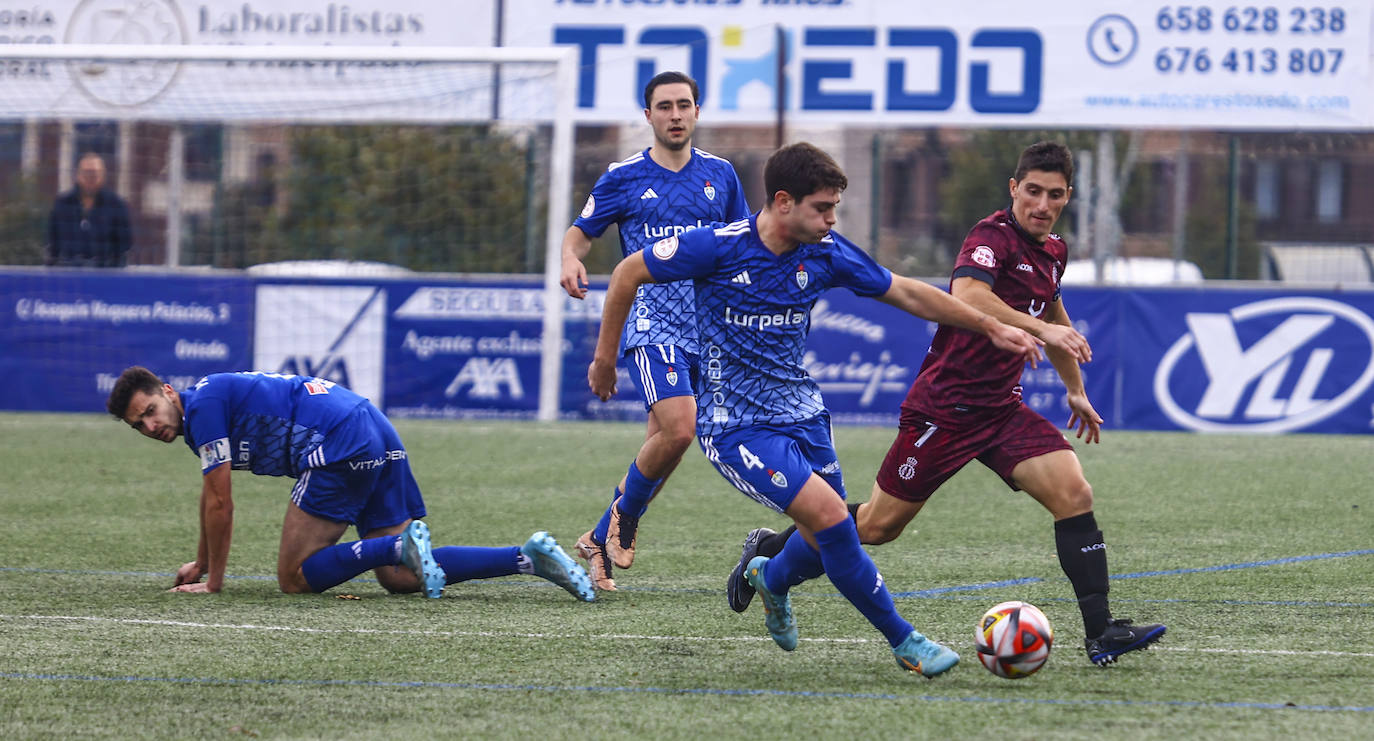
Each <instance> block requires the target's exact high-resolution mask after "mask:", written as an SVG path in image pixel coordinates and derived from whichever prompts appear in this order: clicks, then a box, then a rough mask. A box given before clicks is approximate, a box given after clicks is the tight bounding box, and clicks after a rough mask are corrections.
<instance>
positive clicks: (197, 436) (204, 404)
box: [181, 373, 374, 477]
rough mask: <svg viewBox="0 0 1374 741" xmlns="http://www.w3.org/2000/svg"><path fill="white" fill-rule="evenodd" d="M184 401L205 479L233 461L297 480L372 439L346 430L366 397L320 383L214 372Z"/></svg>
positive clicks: (189, 437) (188, 434) (188, 433)
mask: <svg viewBox="0 0 1374 741" xmlns="http://www.w3.org/2000/svg"><path fill="white" fill-rule="evenodd" d="M181 403H182V408H183V410H184V418H183V421H182V433H183V435H184V436H185V438H186V444H187V445H189V446H190V447H191V450H193V451H195V452H196V453H197V454H199V455H200V468H201V472H202V473H208V472H210V471H211V470H212V469H215V468H218V467H219V466H221V465H224V464H225V463H228V464H230V466H231V467H232V468H233V469H234V470H246V471H252V472H253V473H256V474H261V475H264V476H292V477H295V476H299V475H300V474H301V472H302V471H305V470H306V469H310V468H322V467H324V466H325V465H327V464H329V463H333V462H336V461H341V460H347V459H348V458H350V457H352V456H353V455H355V454H357V453H359V452H361V451H363V450H364V449H365V448H366V440H367V438H368V437H370V436H373V434H374V433H373V431H372V430H371V429H355V428H356V424H354V423H348V424H344V422H345V420H346V419H348V418H349V417H350V416H351V414H352V412H353V411H354V410H355V409H357V408H358V407H359V406H361V405H363V404H367V403H368V401H367V399H365V398H363V397H361V396H359V395H357V394H355V393H353V392H352V391H349V390H348V389H346V388H344V387H342V386H338V385H336V384H334V382H332V381H326V380H324V379H321V378H310V377H308V376H284V375H280V374H277V373H215V374H213V375H209V376H206V377H205V378H202V379H200V381H199V382H197V383H196V385H195V387H193V388H190V389H187V390H185V391H182V392H181ZM355 419H356V418H355Z"/></svg>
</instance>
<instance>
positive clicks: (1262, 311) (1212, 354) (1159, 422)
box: [1118, 289, 1374, 433]
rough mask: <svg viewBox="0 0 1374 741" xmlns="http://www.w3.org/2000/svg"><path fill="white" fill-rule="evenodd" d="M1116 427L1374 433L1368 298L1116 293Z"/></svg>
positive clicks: (1373, 303)
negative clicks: (1123, 342)
mask: <svg viewBox="0 0 1374 741" xmlns="http://www.w3.org/2000/svg"><path fill="white" fill-rule="evenodd" d="M1120 300H1121V302H1122V306H1123V309H1122V311H1121V326H1122V334H1123V336H1125V337H1129V338H1130V343H1129V346H1128V349H1127V352H1126V353H1125V354H1124V355H1123V358H1122V362H1121V363H1120V364H1119V366H1118V370H1119V372H1120V374H1121V385H1122V389H1123V393H1122V408H1121V417H1122V419H1123V422H1124V424H1123V426H1125V427H1129V428H1133V429H1155V430H1159V429H1184V430H1198V431H1205V432H1271V433H1272V432H1297V431H1305V432H1332V433H1369V432H1371V431H1372V430H1374V427H1372V426H1371V425H1374V421H1372V420H1374V389H1372V388H1371V385H1372V384H1374V319H1371V318H1370V317H1371V315H1374V294H1371V293H1327V292H1314V293H1303V294H1291V293H1285V294H1275V293H1270V292H1259V291H1253V292H1252V291H1217V290H1204V289H1195V290H1162V289H1159V290H1133V291H1128V292H1123V293H1121V294H1120Z"/></svg>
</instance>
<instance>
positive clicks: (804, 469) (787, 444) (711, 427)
mask: <svg viewBox="0 0 1374 741" xmlns="http://www.w3.org/2000/svg"><path fill="white" fill-rule="evenodd" d="M764 184H765V187H766V193H767V194H768V201H767V202H766V204H765V205H764V207H763V209H762V210H761V211H759V212H758V213H757V214H755V215H753V216H750V217H749V218H747V219H742V220H739V221H736V222H734V223H731V224H727V225H723V226H720V225H717V226H713V227H711V228H704V229H693V230H690V231H687V232H684V233H683V234H681V235H678V236H671V237H667V238H665V239H662V240H659V241H658V242H656V243H655V244H654V245H653V246H652V247H651V248H649V249H647V250H644V251H643V252H638V253H635V254H633V255H630V256H629V257H626V258H625V259H624V260H623V261H622V262H621V263H620V265H618V266H617V267H616V269H615V272H614V273H612V275H611V283H610V288H609V289H608V290H607V293H606V303H605V308H604V310H603V315H602V323H601V333H600V335H599V338H598V341H597V346H596V353H595V355H594V356H593V360H592V363H591V365H590V366H589V367H588V369H587V379H588V383H589V384H590V386H591V388H592V391H593V392H594V393H596V395H597V396H598V397H599V398H601V399H603V400H605V399H608V398H610V396H611V395H612V394H613V393H614V392H615V382H616V377H615V348H616V347H617V346H618V343H619V339H620V337H619V334H620V328H621V324H622V322H623V321H624V319H625V317H626V315H627V314H628V313H629V311H630V306H631V304H632V301H633V297H634V292H635V289H636V288H637V287H638V286H639V285H640V284H643V283H649V282H656V281H665V282H666V281H677V280H685V279H691V280H693V281H694V285H695V288H696V301H697V305H696V309H697V313H696V316H697V330H698V333H699V335H700V341H701V347H702V356H701V372H700V374H699V379H698V384H697V396H698V405H699V411H698V413H697V430H696V431H697V436H698V442H699V443H700V445H701V448H702V450H703V451H704V452H705V454H706V458H707V460H709V461H710V462H711V463H712V464H713V465H714V466H715V467H716V469H717V470H718V471H719V472H720V474H721V475H722V476H724V477H725V479H726V480H727V481H729V482H730V483H731V484H733V485H734V486H735V487H736V488H737V489H739V490H740V491H742V492H744V493H745V494H746V495H748V496H749V497H750V498H752V499H754V500H755V501H757V502H759V503H761V504H763V505H764V506H766V507H769V508H772V509H774V510H777V511H779V512H783V513H785V514H787V515H788V516H789V517H791V518H792V520H793V522H795V523H796V525H797V527H798V531H797V537H793V538H791V539H789V540H788V541H787V544H786V546H785V547H784V548H783V550H782V552H781V553H779V554H778V555H777V556H776V557H774V558H771V559H770V558H767V557H763V556H760V557H758V558H755V559H754V560H753V561H752V562H751V563H750V564H749V569H748V571H749V580H750V583H751V584H753V585H754V587H755V589H756V590H757V593H758V595H759V596H760V598H761V600H762V602H763V603H764V610H765V623H766V625H767V627H768V631H769V633H770V634H771V635H772V636H773V640H774V641H775V642H776V643H777V644H778V646H780V647H781V648H782V649H783V650H786V651H791V650H793V649H795V648H796V645H797V626H796V621H795V619H794V618H793V616H792V607H791V601H790V598H789V595H788V590H789V589H791V587H793V586H796V585H797V584H800V583H802V582H803V581H806V580H808V579H814V578H816V577H819V576H820V575H821V574H825V575H826V576H828V577H829V578H830V581H831V582H832V583H833V584H834V585H835V587H836V588H837V589H838V590H839V591H840V593H841V594H843V595H844V596H845V597H846V598H847V599H848V600H849V601H850V603H852V604H853V605H854V606H855V607H856V608H858V610H859V611H860V612H861V613H863V615H864V617H866V618H868V620H869V621H870V622H871V623H872V624H873V625H874V627H876V628H877V629H878V630H879V631H880V632H881V633H882V634H883V636H884V637H885V638H887V640H888V643H889V644H890V645H891V647H892V652H893V654H894V655H895V656H896V658H897V663H898V665H899V666H901V667H903V668H905V669H907V670H908V671H913V672H919V673H921V674H923V675H925V676H927V677H933V676H935V675H937V674H940V673H942V672H945V671H947V670H948V669H950V668H951V667H953V666H954V665H955V664H956V663H958V661H959V655H958V654H957V653H955V652H954V651H952V650H950V649H949V648H947V647H945V646H943V645H941V644H939V643H937V642H935V641H933V640H930V639H927V638H926V637H925V636H923V635H921V634H920V633H919V632H917V631H916V629H915V628H913V627H912V625H911V623H909V622H907V621H906V620H905V619H903V618H902V616H901V615H899V614H898V613H897V610H896V608H895V606H894V605H893V602H892V597H891V595H890V594H889V592H888V590H887V587H886V586H885V585H884V583H883V580H882V577H881V576H880V575H879V574H878V570H877V567H876V566H875V565H874V564H873V561H872V559H871V558H869V556H868V554H867V553H866V552H865V551H864V550H863V548H862V547H860V545H859V533H858V530H857V529H856V528H855V526H854V521H853V520H852V519H850V517H849V513H848V511H847V510H846V508H845V503H844V496H845V490H844V481H843V477H842V475H841V472H840V463H839V460H838V459H837V457H836V454H835V448H834V444H833V442H832V439H831V432H830V416H829V412H828V411H827V410H826V408H825V404H824V402H823V400H822V399H821V394H820V389H819V387H818V386H817V384H816V382H815V381H814V380H813V379H812V378H811V377H810V376H808V375H807V373H806V370H805V369H804V368H803V367H802V364H801V359H802V352H803V349H804V345H805V342H806V336H807V332H808V330H809V327H810V316H811V307H812V306H813V305H814V304H815V302H816V299H817V298H818V297H820V295H821V294H823V293H824V292H825V291H827V290H829V289H831V288H835V287H844V288H848V289H850V290H851V291H853V292H855V293H856V294H858V295H861V296H870V297H874V298H877V299H878V300H880V301H883V302H884V303H887V304H891V305H893V306H896V307H897V308H899V309H902V310H903V311H906V312H908V313H911V314H913V315H915V316H918V317H922V318H925V319H930V320H934V321H937V322H942V323H947V324H953V325H955V326H959V327H963V328H966V329H970V330H974V331H976V332H979V333H982V334H985V335H986V336H987V337H988V338H989V339H990V340H991V341H992V342H993V344H994V345H996V346H997V347H998V348H1000V349H1001V350H1003V351H1005V352H1008V353H1013V354H1015V355H1019V356H1021V357H1023V358H1024V359H1028V360H1031V361H1032V362H1034V361H1036V360H1038V359H1039V345H1038V343H1037V341H1036V340H1035V339H1034V338H1032V337H1031V336H1030V335H1029V334H1027V333H1026V332H1024V331H1022V330H1019V329H1014V328H1012V327H1008V326H1007V325H1005V324H1002V323H1001V322H999V321H997V320H996V319H994V318H992V317H991V316H988V315H986V314H984V313H982V312H980V311H977V310H975V309H973V308H971V307H970V306H968V305H967V304H965V303H963V302H961V301H959V300H958V299H956V298H954V297H952V296H950V295H949V294H946V293H944V292H943V291H941V290H939V289H937V288H934V287H933V286H929V285H926V284H925V283H922V282H920V281H916V280H912V279H910V278H906V277H904V276H898V275H893V274H892V273H891V272H890V271H889V270H887V269H886V268H884V267H882V266H881V265H878V264H877V263H876V262H874V261H873V259H872V258H870V257H869V256H868V255H867V254H865V253H864V252H863V250H861V249H859V248H858V247H857V246H855V245H854V244H853V243H851V242H850V241H849V240H847V239H845V238H844V237H843V236H841V235H839V234H837V233H835V232H833V231H831V227H832V226H833V225H834V223H835V208H836V206H838V205H839V201H840V193H841V191H843V190H844V189H845V187H846V186H847V185H848V180H847V178H846V177H845V175H844V172H843V171H841V170H840V167H839V165H837V164H836V163H835V161H834V160H833V159H831V157H830V156H829V155H828V154H826V153H825V152H822V151H821V150H819V149H817V148H816V147H814V146H812V145H810V144H804V143H803V144H794V145H791V146H788V147H784V148H782V149H780V150H778V151H777V152H775V153H773V155H772V156H771V157H769V159H768V162H767V164H766V165H765V167H764Z"/></svg>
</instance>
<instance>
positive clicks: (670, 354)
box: [625, 345, 697, 412]
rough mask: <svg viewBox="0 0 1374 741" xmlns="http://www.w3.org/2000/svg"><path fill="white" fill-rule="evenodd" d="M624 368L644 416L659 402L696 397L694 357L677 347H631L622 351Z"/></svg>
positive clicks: (695, 364)
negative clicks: (637, 390)
mask: <svg viewBox="0 0 1374 741" xmlns="http://www.w3.org/2000/svg"><path fill="white" fill-rule="evenodd" d="M625 365H626V367H628V368H629V370H630V380H632V381H634V384H635V388H637V389H639V398H640V399H642V400H644V411H646V412H647V411H649V410H650V409H653V407H654V405H655V404H657V403H658V402H660V401H662V400H663V399H668V398H672V397H674V396H692V397H695V396H696V392H695V391H693V389H694V388H695V387H696V381H697V356H696V355H693V354H692V353H689V352H686V351H684V350H683V349H682V348H681V347H678V346H677V345H643V346H641V347H632V348H630V349H628V350H626V351H625Z"/></svg>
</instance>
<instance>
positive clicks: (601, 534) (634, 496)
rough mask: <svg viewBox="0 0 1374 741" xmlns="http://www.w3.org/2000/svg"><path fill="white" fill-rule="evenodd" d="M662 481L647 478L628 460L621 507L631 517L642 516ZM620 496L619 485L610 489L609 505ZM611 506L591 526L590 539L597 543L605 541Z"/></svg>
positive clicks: (612, 505) (613, 504) (609, 522)
mask: <svg viewBox="0 0 1374 741" xmlns="http://www.w3.org/2000/svg"><path fill="white" fill-rule="evenodd" d="M662 483H663V479H649V478H646V477H645V476H644V474H642V473H640V472H639V466H636V465H635V464H634V461H631V462H630V470H628V471H626V472H625V491H624V501H623V502H621V509H622V510H623V511H624V512H625V514H627V515H629V516H631V517H636V518H637V517H643V516H644V513H645V512H646V511H648V509H649V500H651V499H653V498H654V492H656V491H658V487H659V485H660V484H662ZM620 496H621V491H620V487H619V486H617V487H615V488H614V489H611V507H614V506H615V500H616V499H617V498H619V497H620ZM611 507H607V508H606V511H605V512H604V513H602V515H601V520H600V521H598V522H597V523H596V527H594V528H592V540H594V541H596V542H597V543H605V542H606V533H607V532H608V531H609V530H610V528H611Z"/></svg>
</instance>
